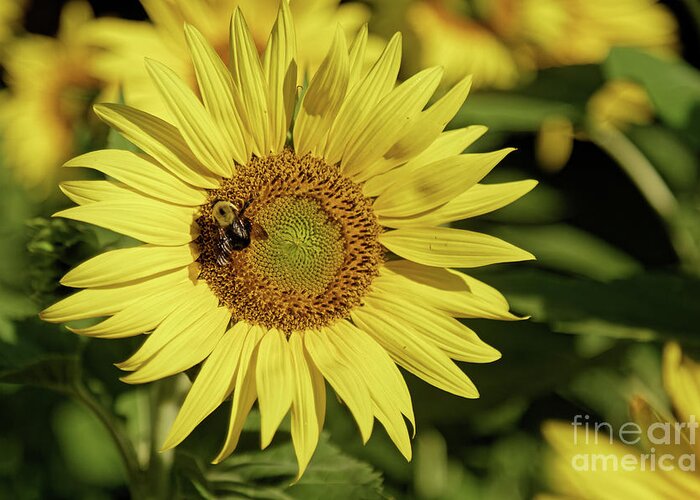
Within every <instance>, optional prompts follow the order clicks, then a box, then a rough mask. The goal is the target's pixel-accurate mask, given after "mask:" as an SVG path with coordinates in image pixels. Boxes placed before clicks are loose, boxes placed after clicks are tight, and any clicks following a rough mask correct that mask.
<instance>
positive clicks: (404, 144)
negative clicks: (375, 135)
mask: <svg viewBox="0 0 700 500" xmlns="http://www.w3.org/2000/svg"><path fill="white" fill-rule="evenodd" d="M471 84H472V78H471V76H468V77H466V78H464V79H463V80H462V81H460V82H459V83H457V85H455V86H454V87H452V88H451V89H450V90H449V91H448V92H447V93H446V94H445V95H444V96H442V97H441V98H440V99H439V100H438V101H437V102H436V103H435V104H433V105H432V106H430V107H429V108H428V109H426V110H425V111H423V112H421V113H419V114H418V115H416V116H415V117H414V118H413V119H412V120H411V123H410V124H409V125H408V127H407V128H406V129H405V130H404V132H403V133H402V135H401V136H400V137H399V139H398V140H397V141H396V143H394V145H393V146H391V148H390V149H389V150H388V151H387V152H386V153H385V154H383V155H382V157H381V158H378V159H377V160H376V161H375V163H374V164H372V165H371V166H370V167H369V170H371V171H372V172H376V173H377V174H381V173H384V172H386V171H388V170H390V169H391V168H393V167H395V166H397V165H400V164H401V163H403V162H405V161H407V160H410V159H411V158H413V157H415V156H416V155H417V154H418V153H420V152H421V151H423V150H425V149H426V148H427V147H428V146H430V145H431V144H432V143H433V142H435V140H436V139H437V138H438V136H439V135H440V133H441V132H442V131H443V130H444V128H445V127H446V126H447V124H448V123H449V122H450V120H452V118H453V117H454V115H455V114H456V113H457V111H459V109H460V108H461V107H462V104H464V100H465V99H466V98H467V94H468V93H469V89H470V88H471Z"/></svg>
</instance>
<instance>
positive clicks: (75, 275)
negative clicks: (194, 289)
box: [61, 244, 199, 288]
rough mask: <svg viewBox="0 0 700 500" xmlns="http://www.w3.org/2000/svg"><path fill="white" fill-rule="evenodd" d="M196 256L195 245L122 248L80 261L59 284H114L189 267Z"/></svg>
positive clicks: (90, 285)
mask: <svg viewBox="0 0 700 500" xmlns="http://www.w3.org/2000/svg"><path fill="white" fill-rule="evenodd" d="M198 254H199V251H198V249H197V247H196V246H195V245H194V244H190V245H183V246H177V247H157V246H151V245H143V246H140V247H134V248H121V249H118V250H112V251H109V252H105V253H103V254H100V255H98V256H97V257H93V258H92V259H90V260H88V261H86V262H83V263H82V264H80V265H79V266H78V267H76V268H75V269H73V270H71V271H69V272H68V274H66V275H65V276H64V277H63V278H62V279H61V284H62V285H63V286H71V287H76V288H77V287H79V288H88V287H97V286H109V285H116V284H118V283H124V282H126V281H133V280H135V279H141V278H146V277H148V276H153V275H155V274H160V273H162V272H164V271H170V270H172V269H177V268H180V267H185V266H189V265H190V264H191V263H192V262H194V261H195V259H197V256H198Z"/></svg>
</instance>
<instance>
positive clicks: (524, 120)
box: [450, 92, 582, 132]
mask: <svg viewBox="0 0 700 500" xmlns="http://www.w3.org/2000/svg"><path fill="white" fill-rule="evenodd" d="M551 116H562V117H565V118H569V119H570V120H571V121H578V120H580V119H581V116H582V115H581V112H580V111H579V110H577V109H576V107H575V106H573V105H571V104H568V103H566V102H559V101H550V100H547V99H543V98H538V97H530V96H525V95H517V94H513V93H506V92H502V93H500V92H488V93H480V94H474V95H472V96H470V97H469V99H467V101H466V103H465V105H464V107H463V108H462V109H461V110H460V111H459V112H458V113H457V115H456V116H455V118H454V119H453V120H452V122H451V124H450V128H457V127H463V126H465V125H472V124H481V125H486V126H487V127H489V129H493V130H497V131H498V130H508V131H511V132H536V131H537V130H538V129H539V128H540V124H541V123H542V121H543V120H544V119H546V118H548V117H551Z"/></svg>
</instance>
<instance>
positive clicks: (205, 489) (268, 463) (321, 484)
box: [175, 413, 382, 500]
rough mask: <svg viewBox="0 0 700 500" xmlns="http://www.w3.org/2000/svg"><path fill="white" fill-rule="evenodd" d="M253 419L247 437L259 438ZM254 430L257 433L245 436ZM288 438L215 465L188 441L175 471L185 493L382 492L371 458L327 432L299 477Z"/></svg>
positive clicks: (357, 495) (317, 495)
mask: <svg viewBox="0 0 700 500" xmlns="http://www.w3.org/2000/svg"><path fill="white" fill-rule="evenodd" d="M256 416H257V415H256V414H255V413H254V414H252V415H251V417H249V419H248V423H249V424H250V423H251V421H252V423H253V425H247V426H246V428H245V432H244V440H246V439H247V438H249V437H252V438H253V439H254V438H255V437H257V436H256V435H257V433H258V432H259V417H258V418H256ZM245 434H253V435H255V436H245ZM283 436H284V437H283V440H284V442H283V443H279V444H277V442H278V441H281V439H279V438H278V439H277V440H276V442H275V443H273V445H272V446H270V447H269V448H268V449H266V450H264V451H260V450H251V451H246V450H239V451H237V452H235V453H234V454H233V455H231V456H230V457H229V458H227V459H226V460H224V461H223V462H222V463H221V464H218V465H210V464H207V463H206V462H205V461H204V460H202V458H201V455H202V454H201V453H198V452H196V451H194V452H193V450H192V449H191V448H188V447H187V446H184V447H182V449H177V450H176V463H175V474H176V478H177V479H176V481H177V487H178V492H177V495H178V497H180V498H202V499H210V498H222V499H223V498H231V499H233V498H251V499H252V498H264V499H270V500H273V499H284V500H292V499H299V500H301V499H304V500H306V499H309V500H313V499H319V500H321V499H324V498H334V499H338V500H344V499H347V500H351V499H353V500H354V499H373V498H379V497H380V496H381V490H382V479H381V476H380V474H379V473H378V472H376V471H374V470H373V469H372V468H371V467H370V466H369V465H367V464H366V463H363V462H360V461H358V460H356V459H354V458H352V457H350V456H348V455H347V454H345V453H343V452H342V451H341V450H340V449H339V448H338V447H337V446H336V445H333V444H332V443H331V442H330V441H329V438H328V435H327V434H326V433H322V435H321V438H320V440H319V445H318V448H317V450H316V453H315V454H314V457H313V459H312V460H311V462H310V464H309V466H308V468H307V470H306V472H305V473H304V475H303V476H302V478H301V479H300V480H299V481H295V478H296V474H297V462H296V457H295V455H294V448H293V446H292V443H291V442H290V435H289V433H288V432H284V433H283Z"/></svg>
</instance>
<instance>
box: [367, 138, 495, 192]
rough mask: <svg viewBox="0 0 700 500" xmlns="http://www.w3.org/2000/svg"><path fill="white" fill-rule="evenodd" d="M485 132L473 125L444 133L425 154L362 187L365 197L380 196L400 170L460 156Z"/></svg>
mask: <svg viewBox="0 0 700 500" xmlns="http://www.w3.org/2000/svg"><path fill="white" fill-rule="evenodd" d="M485 132H486V127H484V126H482V125H472V126H470V127H465V128H461V129H456V130H448V131H447V132H443V133H442V134H440V136H439V137H438V138H437V139H435V141H433V143H432V144H431V145H430V146H428V147H427V148H426V149H424V150H423V152H421V153H419V154H418V155H416V156H415V157H414V158H413V159H411V160H409V161H407V162H406V163H405V164H404V165H402V166H401V167H398V168H397V169H396V170H390V171H389V172H385V173H383V174H379V175H375V176H374V177H372V178H370V179H368V180H367V182H365V183H364V184H363V186H362V192H363V193H364V194H365V196H370V197H374V196H378V195H380V194H381V193H382V192H383V191H384V190H385V189H386V188H388V187H389V186H391V185H392V184H393V183H394V182H395V181H394V179H395V175H396V173H397V172H399V171H400V170H404V169H405V170H408V171H412V170H413V169H415V168H419V167H422V166H424V165H427V164H429V163H433V162H435V161H438V160H443V159H445V158H449V157H450V156H454V155H458V154H460V153H462V152H463V151H464V150H465V149H467V147H469V145H470V144H472V143H473V142H474V141H476V140H477V139H478V138H479V137H481V136H482V135H484V133H485Z"/></svg>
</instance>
